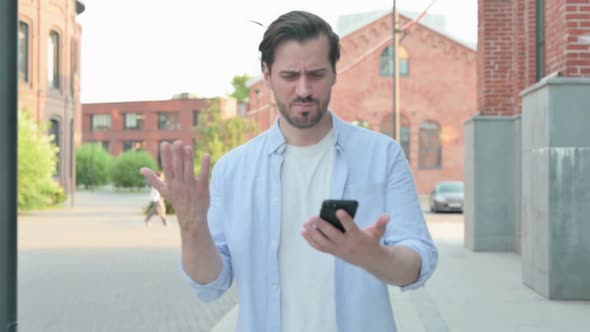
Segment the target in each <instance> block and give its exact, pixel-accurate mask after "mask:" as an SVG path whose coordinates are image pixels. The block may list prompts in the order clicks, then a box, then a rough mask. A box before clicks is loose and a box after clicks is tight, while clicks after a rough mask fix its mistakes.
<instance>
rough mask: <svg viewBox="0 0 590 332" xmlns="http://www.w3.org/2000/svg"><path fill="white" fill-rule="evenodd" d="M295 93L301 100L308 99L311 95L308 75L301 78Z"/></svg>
mask: <svg viewBox="0 0 590 332" xmlns="http://www.w3.org/2000/svg"><path fill="white" fill-rule="evenodd" d="M295 92H296V93H297V96H298V97H301V98H307V97H309V96H310V95H311V86H310V85H309V80H308V79H307V77H306V75H301V76H299V79H298V80H297V87H296V91H295Z"/></svg>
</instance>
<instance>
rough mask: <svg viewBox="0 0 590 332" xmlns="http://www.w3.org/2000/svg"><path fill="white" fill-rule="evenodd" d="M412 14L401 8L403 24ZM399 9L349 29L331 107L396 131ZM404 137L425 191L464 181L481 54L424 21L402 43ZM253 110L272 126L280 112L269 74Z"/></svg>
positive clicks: (258, 85)
mask: <svg viewBox="0 0 590 332" xmlns="http://www.w3.org/2000/svg"><path fill="white" fill-rule="evenodd" d="M409 20H410V19H409V18H408V17H406V16H404V15H400V26H403V25H404V24H406V23H407V22H408V21H409ZM392 40H393V39H392V19H391V12H389V13H385V14H382V15H380V16H379V17H377V18H376V19H373V20H372V21H371V22H370V23H368V24H364V25H362V26H361V27H360V28H356V29H354V30H353V31H351V32H349V33H347V34H345V35H344V36H341V40H340V42H341V58H340V61H339V62H338V64H337V75H338V76H337V82H336V85H335V86H334V89H333V91H332V99H331V102H330V106H329V107H330V109H332V110H333V111H334V112H335V113H336V114H338V116H340V117H342V118H343V119H345V120H347V121H350V122H353V123H356V124H359V125H362V126H366V127H369V128H371V129H373V130H375V131H379V132H382V133H385V134H387V135H390V136H391V135H392V134H393V129H392V128H393V126H394V125H393V116H392V114H393V102H392V100H393V97H392V96H393V87H394V83H393V78H392V74H393V60H392V54H393V52H392ZM399 52H400V80H399V93H400V105H399V110H400V125H401V130H400V144H401V145H402V147H403V148H404V151H405V152H406V156H407V157H408V160H409V162H410V165H411V167H412V170H413V172H414V177H415V179H416V185H417V189H418V192H419V193H420V194H428V193H429V192H430V191H432V190H433V189H434V187H435V184H436V183H437V182H438V181H445V180H459V181H462V180H463V160H464V145H463V123H464V122H465V121H467V120H468V119H470V118H471V117H472V116H473V115H474V114H475V112H476V101H477V97H476V96H477V94H476V82H477V77H476V70H477V53H476V51H475V49H473V48H471V47H470V46H469V45H466V44H464V43H462V42H459V41H457V40H455V39H453V38H451V37H450V36H448V35H446V34H444V33H442V32H439V31H437V30H435V29H433V28H430V27H428V26H426V25H422V24H417V25H416V26H414V27H413V28H412V29H411V30H410V32H409V34H407V35H406V36H405V37H404V38H403V40H402V41H401V47H400V50H399ZM249 100H250V101H249V111H248V113H247V114H248V115H249V116H251V117H252V118H254V119H255V120H256V122H258V124H259V128H261V129H265V128H268V125H269V123H271V121H272V119H274V117H275V116H276V114H277V109H276V105H275V103H274V100H273V98H272V96H271V92H270V90H269V89H268V88H266V86H265V85H264V82H263V80H262V79H258V80H257V81H253V82H251V83H250V99H249Z"/></svg>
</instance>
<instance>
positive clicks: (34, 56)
mask: <svg viewBox="0 0 590 332" xmlns="http://www.w3.org/2000/svg"><path fill="white" fill-rule="evenodd" d="M76 16H77V13H76V1H70V0H54V1H42V0H27V1H25V0H19V13H18V18H19V21H22V22H24V23H26V24H28V26H29V45H28V46H29V53H28V58H29V61H28V65H29V75H28V76H29V80H28V81H27V82H25V81H20V82H19V96H18V97H19V103H18V104H19V105H18V108H19V110H23V109H26V110H28V111H30V112H31V113H32V114H33V115H34V116H35V118H36V119H38V120H50V119H55V120H58V121H59V124H60V140H59V142H58V143H59V146H60V152H59V157H60V174H59V175H58V178H59V182H60V184H61V185H62V186H63V187H64V188H65V189H66V191H67V192H69V191H70V188H71V186H72V182H73V181H74V179H75V172H73V156H72V151H73V150H74V146H76V145H77V144H79V143H80V138H81V130H80V128H81V127H80V126H79V119H80V112H81V105H80V43H81V42H80V40H81V32H82V29H81V27H80V24H78V23H77V22H76ZM51 30H54V31H56V32H58V33H59V36H60V45H59V52H60V67H59V81H60V87H59V89H55V88H49V86H48V80H47V66H48V64H47V52H48V41H49V32H50V31H51ZM72 120H74V122H73V124H74V125H73V132H74V135H73V137H72V135H71V134H70V133H71V131H72Z"/></svg>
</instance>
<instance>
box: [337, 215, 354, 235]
mask: <svg viewBox="0 0 590 332" xmlns="http://www.w3.org/2000/svg"><path fill="white" fill-rule="evenodd" d="M336 217H337V218H338V220H340V223H341V224H342V227H344V229H345V230H346V232H347V233H348V232H351V233H354V232H358V231H359V228H358V226H357V225H356V224H355V223H354V219H352V217H351V216H350V215H349V214H348V212H346V210H344V209H339V210H338V211H336ZM349 234H350V233H349Z"/></svg>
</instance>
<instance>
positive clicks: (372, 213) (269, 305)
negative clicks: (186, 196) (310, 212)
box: [185, 112, 438, 332]
mask: <svg viewBox="0 0 590 332" xmlns="http://www.w3.org/2000/svg"><path fill="white" fill-rule="evenodd" d="M329 114H330V115H331V116H332V122H333V129H334V132H335V135H336V144H335V146H334V148H335V149H336V154H335V160H334V169H333V172H332V180H331V190H330V192H331V194H330V197H326V198H332V199H355V200H357V201H358V202H359V207H358V210H357V214H356V217H355V222H356V223H357V224H358V225H359V226H360V227H362V228H364V227H368V226H370V225H372V224H374V223H375V222H376V221H377V219H378V218H379V216H381V215H382V214H384V213H387V214H389V215H390V216H391V221H390V222H389V224H388V226H387V230H386V232H385V235H384V237H383V239H382V243H383V244H385V245H403V246H407V247H409V248H412V249H414V250H415V251H416V252H418V254H420V256H421V257H422V267H421V271H420V277H419V279H418V280H417V281H416V282H415V283H413V284H411V285H408V286H404V287H402V290H407V289H413V288H417V287H420V286H423V285H424V282H425V281H426V280H427V279H428V278H429V277H430V275H431V274H432V272H433V271H434V269H435V267H436V265H437V262H438V254H437V249H436V247H435V246H434V244H433V242H432V239H431V237H430V234H429V232H428V228H427V226H426V222H425V221H424V215H423V214H422V210H421V207H420V203H419V201H418V196H417V194H416V188H415V184H414V179H413V177H412V173H411V169H410V167H409V164H408V161H407V159H406V157H405V155H404V153H403V150H402V149H401V147H400V145H399V144H398V143H396V142H395V141H394V140H392V139H391V138H390V137H388V136H386V135H383V134H380V133H376V132H373V131H370V130H366V129H363V128H359V127H356V126H353V125H351V124H349V123H347V122H345V121H343V120H341V119H340V118H338V117H337V116H336V115H335V114H334V113H333V112H330V113H329ZM285 147H286V142H285V138H284V136H283V134H282V132H281V130H280V128H279V123H278V121H277V122H275V124H274V125H273V127H272V128H270V129H269V130H268V131H266V132H265V133H263V134H261V135H259V136H258V137H256V138H254V139H253V140H252V141H250V142H248V143H246V144H244V145H242V146H240V147H238V148H236V149H234V150H232V151H231V152H229V153H227V154H226V155H224V156H223V157H222V158H221V159H220V160H219V161H218V162H217V164H216V165H215V168H214V170H213V175H212V181H211V206H210V208H209V212H208V222H209V228H210V231H211V235H212V236H213V240H214V241H215V244H216V246H217V248H218V249H219V251H220V252H221V255H222V257H223V268H222V271H221V273H220V275H219V277H218V278H217V279H216V280H215V281H213V282H211V283H209V284H206V285H201V284H198V283H197V282H195V281H194V280H192V279H191V278H190V277H189V276H188V275H187V274H186V273H185V275H186V277H187V278H188V280H189V282H190V284H191V286H192V287H193V289H194V290H195V291H196V292H197V294H198V295H199V297H200V298H201V299H202V300H204V301H213V300H215V299H217V298H218V297H220V296H221V295H222V294H223V293H224V292H226V291H227V290H228V289H229V287H230V286H231V283H232V280H233V278H234V277H235V278H236V281H237V283H238V298H239V304H240V310H239V318H238V324H237V331H240V332H246V331H252V332H262V331H269V332H276V331H281V285H280V278H279V253H278V249H279V240H280V238H281V235H280V233H281V201H282V200H281V164H282V162H283V158H284V151H285ZM320 206H321V202H318V214H319V209H320ZM305 221H306V220H303V221H302V223H303V222H305ZM302 230H303V229H302ZM293 236H301V234H299V233H297V234H293ZM334 283H335V287H336V320H337V326H338V331H340V332H359V331H372V332H379V331H387V332H391V331H396V328H395V322H394V319H393V312H392V309H391V305H390V299H389V293H388V290H387V285H386V284H385V283H383V282H382V281H381V280H379V279H377V278H376V277H375V276H373V275H372V274H370V273H369V272H367V271H366V270H364V269H362V268H359V267H357V266H354V265H351V264H349V263H347V262H345V261H343V260H341V259H339V258H336V257H335V275H334ZM302 319H304V317H302Z"/></svg>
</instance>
